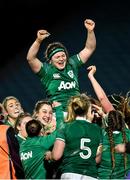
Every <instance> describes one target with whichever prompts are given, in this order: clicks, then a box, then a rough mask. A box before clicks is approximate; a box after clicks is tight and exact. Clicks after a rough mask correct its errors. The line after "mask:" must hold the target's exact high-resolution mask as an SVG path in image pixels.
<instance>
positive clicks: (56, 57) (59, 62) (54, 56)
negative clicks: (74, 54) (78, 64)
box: [45, 42, 69, 70]
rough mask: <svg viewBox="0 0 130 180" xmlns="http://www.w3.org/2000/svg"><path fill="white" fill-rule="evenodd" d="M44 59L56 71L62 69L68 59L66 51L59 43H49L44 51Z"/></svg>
mask: <svg viewBox="0 0 130 180" xmlns="http://www.w3.org/2000/svg"><path fill="white" fill-rule="evenodd" d="M45 57H46V59H47V60H48V61H49V63H51V64H53V65H54V66H55V67H56V68H57V69H60V70H62V69H64V68H65V66H66V63H67V60H68V58H69V55H68V51H67V49H66V48H65V46H64V45H63V44H62V43H60V42H53V43H50V44H49V45H48V47H47V49H46V51H45Z"/></svg>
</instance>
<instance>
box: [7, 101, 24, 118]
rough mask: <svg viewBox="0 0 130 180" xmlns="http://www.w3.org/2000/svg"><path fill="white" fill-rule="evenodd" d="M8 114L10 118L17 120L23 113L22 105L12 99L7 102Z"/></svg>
mask: <svg viewBox="0 0 130 180" xmlns="http://www.w3.org/2000/svg"><path fill="white" fill-rule="evenodd" d="M6 109H7V114H8V116H9V117H11V118H14V119H16V118H17V117H18V115H19V114H20V113H21V112H23V109H22V107H21V104H20V103H19V102H18V101H16V100H15V99H10V100H8V101H7V106H6Z"/></svg>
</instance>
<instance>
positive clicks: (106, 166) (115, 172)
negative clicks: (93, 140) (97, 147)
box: [98, 129, 130, 179]
mask: <svg viewBox="0 0 130 180" xmlns="http://www.w3.org/2000/svg"><path fill="white" fill-rule="evenodd" d="M102 131H103V152H102V160H101V163H100V165H99V168H98V176H99V178H100V179H125V174H127V172H128V171H130V154H127V168H126V171H125V169H124V156H123V154H121V153H116V152H115V154H114V156H115V168H114V169H112V163H111V152H110V142H109V138H108V134H107V132H106V131H105V130H104V129H103V130H102ZM125 131H126V137H127V140H128V141H130V130H129V129H126V130H125ZM113 137H114V142H115V146H116V145H117V144H120V143H123V138H122V133H121V132H119V131H115V132H113Z"/></svg>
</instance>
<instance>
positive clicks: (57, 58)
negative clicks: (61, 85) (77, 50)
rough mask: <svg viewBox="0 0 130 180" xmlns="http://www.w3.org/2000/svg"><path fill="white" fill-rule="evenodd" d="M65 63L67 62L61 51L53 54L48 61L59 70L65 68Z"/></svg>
mask: <svg viewBox="0 0 130 180" xmlns="http://www.w3.org/2000/svg"><path fill="white" fill-rule="evenodd" d="M66 62H67V56H66V54H65V52H63V51H60V52H57V53H55V54H54V55H53V56H52V58H51V61H50V63H52V64H53V65H54V66H55V67H56V68H57V69H59V70H62V69H64V68H65V66H66Z"/></svg>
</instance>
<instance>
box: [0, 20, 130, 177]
mask: <svg viewBox="0 0 130 180" xmlns="http://www.w3.org/2000/svg"><path fill="white" fill-rule="evenodd" d="M84 26H85V28H86V29H87V39H86V43H85V46H84V48H83V49H82V50H81V51H80V52H79V53H77V54H75V55H72V56H69V54H68V51H67V49H66V48H65V46H64V45H63V44H62V43H60V42H52V43H50V44H49V45H48V46H47V48H46V51H45V61H44V62H42V61H41V60H40V59H39V58H38V57H37V54H38V52H39V49H40V46H41V44H42V42H43V40H44V39H46V38H48V37H49V36H50V33H49V32H48V31H47V30H39V31H38V32H37V37H36V40H35V41H34V42H33V44H32V45H31V47H30V48H29V51H28V53H27V61H28V64H29V66H30V67H31V69H32V71H33V72H34V73H35V74H36V76H37V77H38V78H39V80H40V81H41V84H42V86H43V91H45V92H46V98H45V99H42V100H40V101H39V100H38V101H37V102H36V104H35V107H34V108H33V112H32V113H29V112H26V111H25V110H24V107H23V106H22V104H21V103H20V101H19V100H18V98H16V97H14V96H8V97H6V98H5V99H4V100H3V102H2V103H1V114H2V116H1V117H2V118H1V121H0V123H1V125H0V129H1V130H0V134H1V133H2V137H3V138H2V139H1V140H0V141H1V142H0V147H1V148H0V159H1V163H0V164H1V165H0V179H84V180H85V179H86V180H88V179H92V180H94V179H126V178H127V179H129V176H130V154H129V153H128V152H127V150H125V146H126V145H127V143H128V142H129V141H130V130H129V128H130V98H129V92H128V93H127V94H126V96H123V95H117V94H113V95H111V96H107V95H106V93H105V91H104V90H103V88H102V87H101V85H100V84H99V82H98V81H97V80H96V78H95V73H96V66H95V65H91V66H89V67H87V70H86V78H88V79H89V80H90V83H91V85H92V87H93V90H94V93H95V95H96V98H95V97H92V96H90V95H88V94H86V93H84V92H80V86H79V80H78V79H79V78H78V77H79V71H80V68H81V67H82V66H83V65H84V64H85V63H86V62H87V61H88V59H89V58H90V57H91V55H92V54H93V52H94V51H95V49H96V38H95V33H94V28H95V22H94V21H92V20H91V19H86V20H85V21H84ZM3 142H4V143H3ZM122 146H123V147H124V150H122V151H121V150H120V148H121V147H122ZM5 152H6V153H5ZM9 157H10V158H9ZM4 161H5V162H6V163H3V162H4Z"/></svg>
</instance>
